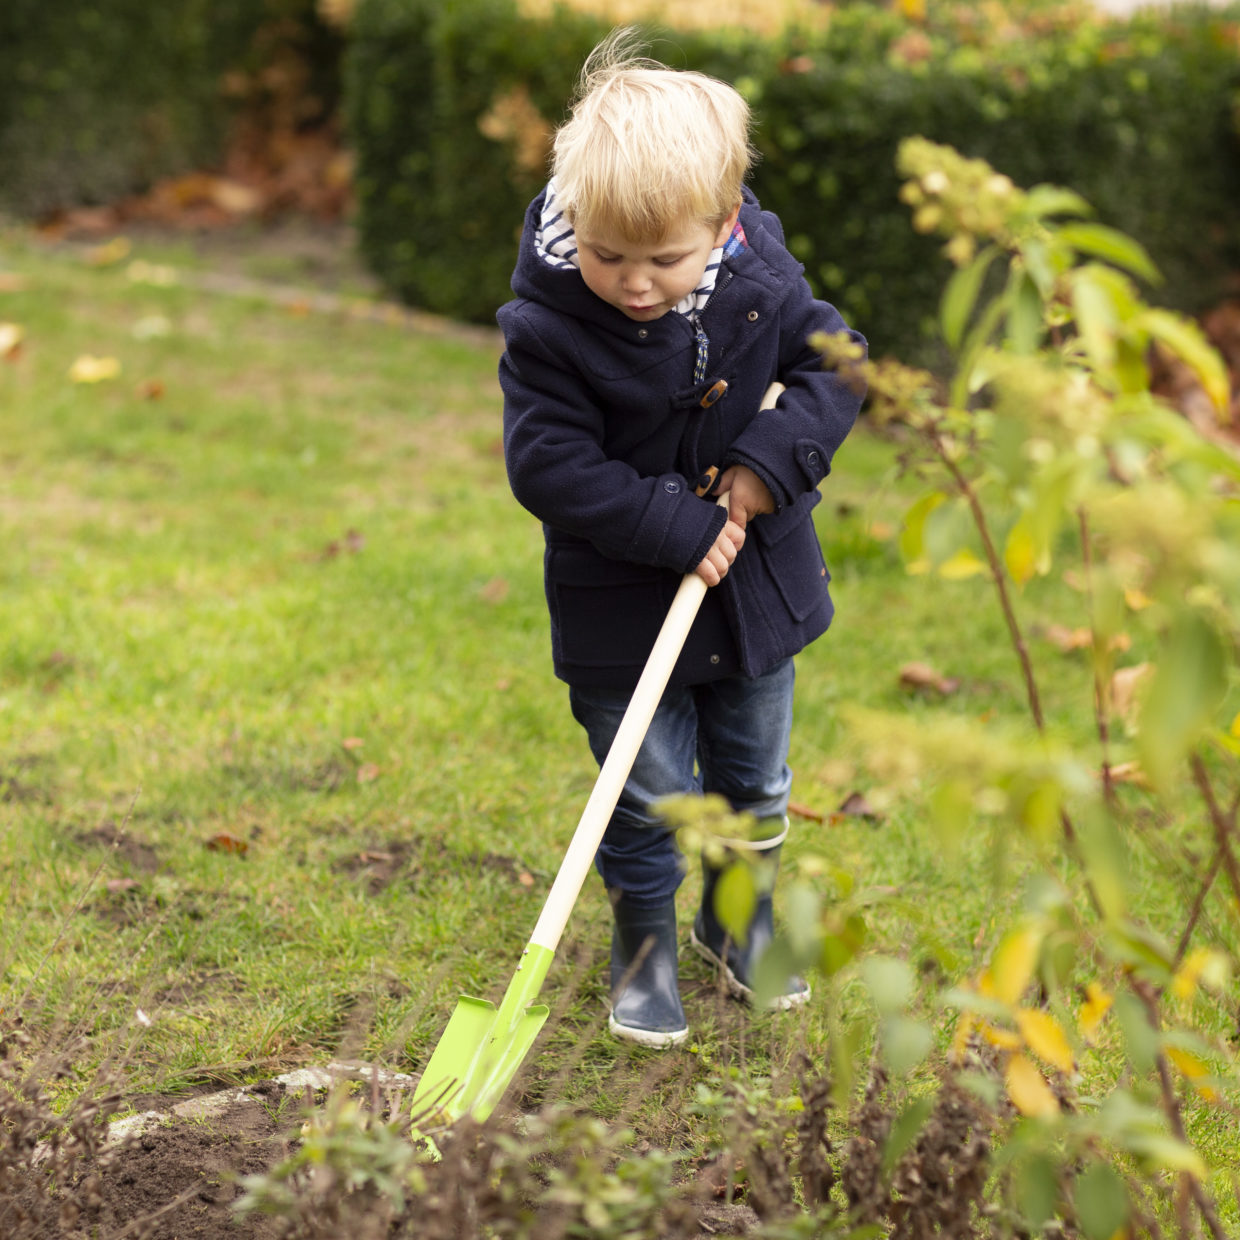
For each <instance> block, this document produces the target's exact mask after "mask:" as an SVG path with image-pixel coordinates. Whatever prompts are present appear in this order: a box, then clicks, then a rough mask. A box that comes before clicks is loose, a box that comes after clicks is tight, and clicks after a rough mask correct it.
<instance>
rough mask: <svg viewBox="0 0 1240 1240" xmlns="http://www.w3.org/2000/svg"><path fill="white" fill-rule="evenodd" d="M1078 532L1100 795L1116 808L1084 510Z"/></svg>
mask: <svg viewBox="0 0 1240 1240" xmlns="http://www.w3.org/2000/svg"><path fill="white" fill-rule="evenodd" d="M1076 517H1077V523H1078V525H1079V526H1080V531H1081V556H1082V559H1083V560H1084V562H1085V602H1086V605H1087V606H1088V608H1089V628H1090V634H1091V636H1092V639H1093V641H1092V646H1093V660H1092V662H1093V672H1094V725H1095V726H1096V727H1097V729H1098V742H1099V745H1100V746H1101V749H1102V795H1103V799H1104V800H1105V801H1106V804H1107V806H1108V807H1109V808H1111V809H1114V808H1115V780H1114V779H1113V778H1112V775H1111V723H1110V720H1109V719H1108V718H1107V702H1106V692H1105V689H1104V686H1103V683H1102V674H1101V666H1100V657H1101V655H1102V653H1103V651H1102V648H1101V646H1100V643H1099V639H1098V631H1097V629H1096V628H1095V627H1094V545H1093V539H1092V538H1091V536H1090V533H1089V517H1088V515H1087V514H1086V512H1085V509H1084V508H1078V509H1077V510H1076Z"/></svg>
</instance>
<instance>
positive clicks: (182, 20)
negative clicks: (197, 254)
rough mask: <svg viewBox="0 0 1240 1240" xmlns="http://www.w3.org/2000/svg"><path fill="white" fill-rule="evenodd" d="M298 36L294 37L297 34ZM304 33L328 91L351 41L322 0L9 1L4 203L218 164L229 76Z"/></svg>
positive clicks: (1, 53) (103, 189) (52, 203)
mask: <svg viewBox="0 0 1240 1240" xmlns="http://www.w3.org/2000/svg"><path fill="white" fill-rule="evenodd" d="M290 30H292V31H294V32H295V34H293V33H288V31H290ZM273 35H274V37H296V35H301V36H304V37H303V40H302V41H303V42H304V43H305V44H306V49H305V50H306V54H307V55H308V56H309V57H310V58H311V59H313V60H315V62H316V68H317V69H318V70H319V72H318V74H317V79H318V80H317V81H316V83H315V84H316V86H317V87H318V88H319V89H320V90H321V91H322V92H323V93H325V94H326V95H327V96H328V100H327V101H328V102H329V103H331V102H334V99H333V98H331V96H332V93H333V87H332V86H331V83H330V81H328V82H327V83H326V84H324V83H323V81H322V79H323V78H324V77H326V78H328V79H331V78H334V77H335V75H336V66H337V64H338V60H339V40H338V38H336V39H333V38H332V37H331V36H330V32H327V31H326V29H325V27H324V26H323V24H322V23H321V22H320V21H319V20H318V19H317V17H316V12H315V4H314V0H182V2H181V3H178V4H151V3H148V2H147V0H109V2H108V3H104V0H74V2H72V3H65V4H49V3H47V2H46V0H6V2H5V3H4V4H3V5H0V168H2V169H3V176H0V209H3V210H6V211H9V212H12V213H15V214H17V215H21V216H31V215H38V214H40V213H43V212H47V211H51V210H53V209H55V208H59V207H65V206H71V205H77V204H82V203H87V204H89V203H99V202H108V201H112V200H115V199H116V198H119V197H122V196H124V195H125V194H129V193H132V192H134V191H137V190H141V189H144V188H146V187H147V186H149V185H150V184H151V183H152V182H153V181H154V180H156V179H158V178H159V177H161V176H165V175H169V174H172V173H176V172H181V171H184V170H186V169H189V168H194V167H200V166H203V165H204V164H210V163H211V162H212V161H214V160H215V159H216V158H218V156H219V153H220V150H221V146H222V143H223V141H224V138H225V137H226V134H227V131H228V125H229V121H230V119H231V117H232V114H233V106H234V105H233V102H232V101H231V100H230V99H229V97H228V96H227V94H226V92H225V90H224V80H225V75H226V74H227V73H229V72H232V73H234V74H235V73H238V72H240V73H244V72H246V71H247V70H248V71H253V70H254V69H256V68H257V67H258V62H259V61H260V60H261V58H262V57H263V56H264V55H268V54H270V49H271V46H272V42H273Z"/></svg>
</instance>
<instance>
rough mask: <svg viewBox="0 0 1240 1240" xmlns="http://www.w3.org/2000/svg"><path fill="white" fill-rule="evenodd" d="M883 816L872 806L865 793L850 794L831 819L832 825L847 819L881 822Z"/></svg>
mask: <svg viewBox="0 0 1240 1240" xmlns="http://www.w3.org/2000/svg"><path fill="white" fill-rule="evenodd" d="M882 817H883V816H882V814H880V813H879V812H878V810H876V809H875V808H874V806H873V805H871V804H870V802H869V800H868V799H867V798H866V795H865V793H864V792H850V793H849V794H848V795H847V796H846V797H845V798H844V799H843V800H842V801H841V802H840V807H839V809H837V810H836V811H835V812H834V813H833V814H832V815H831V818H830V821H831V823H832V825H835V824H837V823H840V822H843V821H844V819H845V818H862V819H864V820H865V821H866V822H881V821H882Z"/></svg>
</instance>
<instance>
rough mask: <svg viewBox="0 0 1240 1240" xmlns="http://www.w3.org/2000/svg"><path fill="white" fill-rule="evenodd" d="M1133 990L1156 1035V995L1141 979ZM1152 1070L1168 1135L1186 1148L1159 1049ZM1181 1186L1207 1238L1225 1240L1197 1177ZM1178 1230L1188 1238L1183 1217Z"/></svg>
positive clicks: (1185, 1176)
mask: <svg viewBox="0 0 1240 1240" xmlns="http://www.w3.org/2000/svg"><path fill="white" fill-rule="evenodd" d="M1132 988H1133V992H1134V993H1135V994H1136V996H1137V998H1138V999H1140V1000H1141V1002H1142V1003H1143V1004H1144V1005H1145V1012H1146V1016H1147V1018H1148V1019H1149V1022H1150V1028H1151V1029H1153V1030H1154V1032H1155V1033H1157V1032H1158V1030H1159V1027H1160V1025H1161V1023H1162V1021H1161V1017H1160V1014H1159V1010H1158V996H1157V992H1156V991H1155V990H1154V988H1153V986H1151V985H1150V983H1149V982H1146V981H1144V980H1143V979H1141V978H1134V979H1133V983H1132ZM1154 1066H1155V1067H1156V1069H1157V1070H1158V1087H1159V1090H1160V1092H1161V1094H1162V1104H1163V1111H1164V1113H1165V1114H1166V1116H1167V1119H1168V1121H1169V1122H1170V1124H1171V1132H1172V1134H1173V1135H1174V1136H1175V1138H1176V1140H1177V1141H1182V1142H1183V1143H1184V1144H1185V1145H1188V1144H1190V1143H1189V1140H1188V1133H1187V1131H1186V1130H1185V1128H1184V1115H1183V1112H1182V1111H1181V1110H1180V1100H1179V1098H1177V1097H1176V1093H1175V1085H1174V1083H1173V1082H1172V1080H1171V1067H1170V1065H1169V1064H1168V1063H1167V1056H1166V1055H1165V1054H1164V1053H1163V1052H1162V1050H1161V1049H1160V1050H1157V1051H1155V1053H1154ZM1180 1183H1181V1185H1182V1186H1183V1188H1184V1189H1185V1190H1186V1193H1187V1196H1188V1197H1190V1198H1192V1201H1193V1204H1194V1205H1196V1207H1197V1210H1198V1212H1199V1213H1200V1215H1201V1217H1202V1218H1203V1219H1204V1220H1205V1224H1206V1226H1207V1227H1208V1228H1209V1229H1210V1234H1211V1235H1212V1236H1213V1237H1214V1240H1227V1233H1226V1232H1225V1231H1224V1230H1223V1225H1222V1223H1220V1222H1219V1217H1218V1213H1217V1211H1216V1210H1215V1208H1214V1203H1213V1202H1212V1201H1211V1200H1210V1198H1209V1197H1208V1196H1207V1195H1206V1191H1205V1189H1204V1188H1202V1186H1201V1183H1200V1182H1199V1181H1198V1179H1197V1177H1196V1176H1195V1175H1193V1174H1192V1172H1190V1171H1184V1172H1182V1173H1181V1176H1180ZM1180 1229H1181V1231H1182V1232H1183V1234H1184V1235H1188V1234H1189V1233H1188V1220H1187V1219H1186V1218H1184V1217H1183V1215H1181V1218H1180Z"/></svg>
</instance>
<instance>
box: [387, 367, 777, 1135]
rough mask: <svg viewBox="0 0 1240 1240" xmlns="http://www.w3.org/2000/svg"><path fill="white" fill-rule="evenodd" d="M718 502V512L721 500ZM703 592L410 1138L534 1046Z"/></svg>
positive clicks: (693, 600)
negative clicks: (551, 978)
mask: <svg viewBox="0 0 1240 1240" xmlns="http://www.w3.org/2000/svg"><path fill="white" fill-rule="evenodd" d="M782 391H783V387H782V385H780V384H778V383H773V384H772V385H771V386H770V388H769V389H768V390H767V393H766V395H765V396H764V397H763V400H762V408H763V409H769V408H771V407H772V406H773V405H774V404H775V401H776V400H777V399H778V397H779V394H780V392H782ZM714 478H715V472H714V471H713V470H712V471H710V477H709V478H708V479H705V480H704V481H703V485H702V486H701V487H699V491H700V492H704V491H706V490H709V488H710V487H711V486H712V485H713V484H714ZM719 503H720V505H721V506H724V507H726V506H727V495H726V494H725V495H721V496H720V497H719ZM706 589H707V587H706V583H705V582H704V581H703V580H702V578H701V577H699V576H698V575H697V574H696V573H693V572H691V573H687V574H686V575H685V577H684V579H683V580H682V581H681V583H680V587H679V589H678V590H677V592H676V597H675V598H674V599H673V600H672V605H671V607H670V608H669V609H668V613H667V618H666V619H665V620H664V621H663V626H662V628H660V630H659V635H658V637H657V638H656V639H655V643H654V648H653V649H652V650H651V652H650V657H649V659H648V660H647V661H646V666H645V668H644V669H643V671H642V674H641V678H640V679H639V680H638V682H637V688H636V689H635V690H634V691H633V696H632V698H631V699H630V701H629V705H628V708H627V709H626V710H625V712H624V718H623V719H622V720H621V723H620V727H619V730H618V731H617V732H616V736H615V739H614V740H613V741H612V744H611V749H610V750H609V751H608V753H607V758H606V760H605V761H604V762H603V765H602V767H601V768H600V770H599V775H598V779H597V781H596V782H595V785H594V790H593V791H592V792H591V793H590V799H589V800H588V801H587V802H586V807H585V809H584V810H583V811H582V814H581V819H580V821H579V822H578V824H577V829H576V831H574V832H573V838H572V840H571V842H570V843H569V846H568V852H567V853H566V854H565V856H564V860H563V862H562V863H561V865H560V870H559V873H558V874H557V875H556V876H555V882H553V883H552V885H551V891H550V892H549V893H548V895H547V900H546V903H545V904H544V905H543V909H542V913H541V914H540V916H539V918H538V924H537V925H536V926H535V927H534V933H533V934H531V935H530V939H529V942H528V943H527V944H526V946H525V950H524V951H523V952H522V953H521V959H520V961H519V962H518V964H517V970H516V972H515V973H514V974H513V977H512V981H511V982H509V984H508V990H507V991H506V992H505V994H504V997H503V999H502V1000H501V1002H500V1004H499V1006H498V1007H496V1006H495V1004H493V1003H489V1002H488V1001H487V1000H485V999H474V998H471V997H470V996H468V995H462V996H461V998H460V999H459V1000H458V1002H457V1005H456V1010H455V1011H454V1012H453V1013H452V1017H451V1019H450V1020H449V1021H448V1026H447V1028H446V1029H445V1030H444V1032H443V1036H442V1037H441V1038H440V1040H439V1045H438V1046H436V1048H435V1051H434V1053H433V1054H432V1055H431V1058H430V1062H429V1063H428V1064H427V1065H426V1068H425V1070H424V1071H423V1073H422V1076H421V1079H420V1080H419V1082H418V1086H417V1089H416V1090H415V1091H414V1096H413V1101H412V1105H411V1108H410V1114H411V1115H412V1117H413V1120H414V1123H415V1125H416V1126H417V1129H416V1131H415V1135H419V1134H420V1135H423V1136H428V1135H429V1133H430V1132H431V1131H433V1130H435V1129H439V1128H441V1127H444V1126H447V1125H449V1124H451V1123H454V1122H455V1121H456V1120H458V1119H460V1118H462V1117H463V1116H465V1115H471V1116H473V1118H474V1119H476V1120H479V1121H481V1120H484V1119H486V1117H487V1116H488V1115H490V1114H491V1112H492V1111H493V1110H494V1109H495V1107H496V1106H497V1105H498V1104H499V1101H500V1099H501V1098H502V1097H503V1096H504V1091H505V1090H506V1089H507V1088H508V1086H509V1084H510V1083H511V1082H512V1080H513V1078H514V1077H515V1076H516V1074H517V1070H518V1068H519V1067H520V1066H521V1063H522V1061H523V1060H524V1059H525V1056H526V1055H527V1054H528V1053H529V1050H530V1048H531V1047H532V1046H533V1045H534V1040H535V1039H536V1038H537V1037H538V1033H539V1031H540V1030H541V1029H542V1027H543V1023H544V1022H545V1021H546V1019H547V1013H548V1011H549V1009H548V1008H547V1006H546V1005H545V1004H542V1003H536V1002H535V1000H536V999H537V998H538V993H539V991H540V990H541V989H542V984H543V981H544V979H545V978H546V976H547V971H548V969H549V968H550V967H551V961H552V959H553V958H554V956H555V950H556V948H557V947H558V946H559V942H560V937H561V935H562V934H563V933H564V927H565V925H566V924H567V923H568V918H569V914H570V913H571V912H572V910H573V905H574V904H576V902H577V896H578V895H579V894H580V892H581V888H582V885H583V884H584V883H585V880H586V876H587V875H588V874H589V872H590V867H591V865H592V864H593V862H594V854H595V853H596V852H597V851H598V846H599V842H600V841H601V840H602V838H603V832H604V830H605V829H606V827H607V823H608V821H609V820H610V818H611V815H612V811H613V810H614V809H615V808H616V803H617V801H619V799H620V793H621V791H622V790H623V788H624V784H625V780H627V779H628V777H629V772H630V771H631V770H632V769H633V763H634V762H635V761H636V760H637V752H638V750H639V749H640V748H641V744H642V741H643V740H644V739H645V736H646V730H647V729H648V728H649V727H650V721H651V719H653V718H654V712H655V709H656V707H657V706H658V704H659V699H660V698H661V697H662V696H663V690H664V689H665V688H666V687H667V682H668V680H669V679H670V677H671V674H672V668H673V667H674V666H675V663H676V659H677V658H678V656H679V655H680V651H681V649H682V648H683V646H684V644H685V639H686V638H687V637H688V635H689V628H690V626H691V625H692V624H693V620H694V617H695V616H696V615H697V612H698V608H699V607H700V606H701V605H702V599H703V598H704V597H705V595H706Z"/></svg>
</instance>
